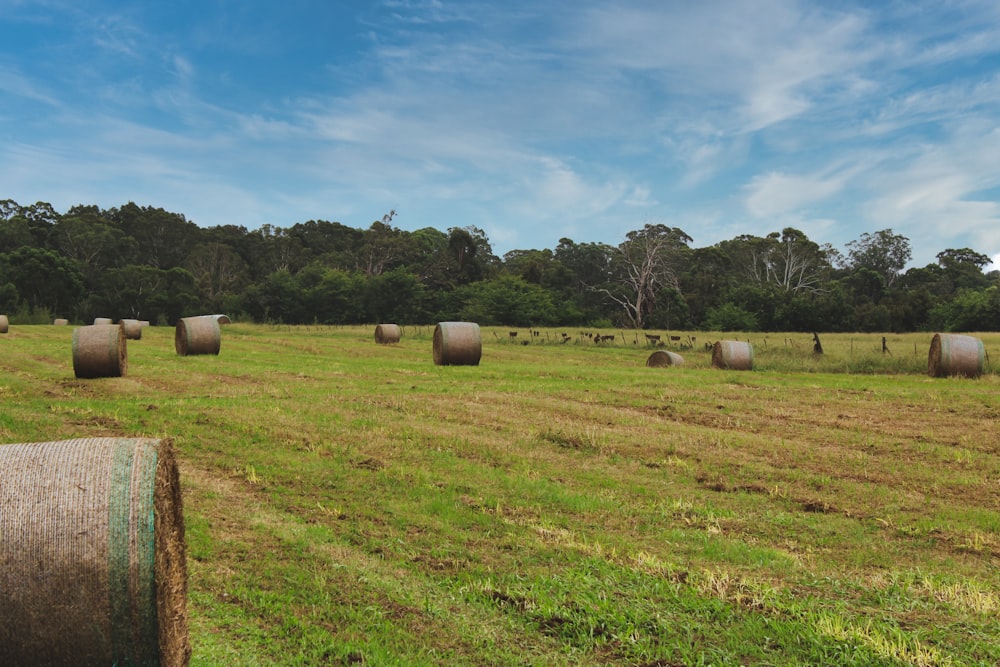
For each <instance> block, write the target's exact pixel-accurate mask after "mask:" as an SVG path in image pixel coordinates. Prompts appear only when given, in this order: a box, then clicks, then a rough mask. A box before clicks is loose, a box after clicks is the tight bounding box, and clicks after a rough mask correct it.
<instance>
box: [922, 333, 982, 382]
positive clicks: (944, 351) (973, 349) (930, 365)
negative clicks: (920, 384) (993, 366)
mask: <svg viewBox="0 0 1000 667" xmlns="http://www.w3.org/2000/svg"><path fill="white" fill-rule="evenodd" d="M985 356H986V350H985V348H984V347H983V341H981V340H979V339H978V338H976V337H975V336H964V335H961V334H934V337H933V338H932V339H931V349H930V351H929V352H928V354H927V374H928V375H930V376H931V377H938V378H940V377H947V376H949V375H962V376H965V377H969V378H975V377H979V376H980V375H982V374H983V358H984V357H985Z"/></svg>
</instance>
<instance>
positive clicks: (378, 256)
mask: <svg viewBox="0 0 1000 667" xmlns="http://www.w3.org/2000/svg"><path fill="white" fill-rule="evenodd" d="M394 217H396V211H394V210H393V211H389V212H388V213H386V214H385V215H383V216H382V220H376V221H375V222H373V223H372V225H371V227H369V228H368V230H367V231H365V232H364V235H363V238H364V241H363V242H362V244H361V251H360V252H359V253H358V263H359V264H360V269H361V271H362V272H364V274H365V275H366V276H368V277H371V276H377V275H381V274H382V272H383V271H385V270H386V269H389V268H393V267H394V263H395V262H397V261H399V260H400V258H401V257H402V255H403V246H404V240H403V232H402V231H400V230H399V229H396V228H395V227H393V226H392V219H393V218H394Z"/></svg>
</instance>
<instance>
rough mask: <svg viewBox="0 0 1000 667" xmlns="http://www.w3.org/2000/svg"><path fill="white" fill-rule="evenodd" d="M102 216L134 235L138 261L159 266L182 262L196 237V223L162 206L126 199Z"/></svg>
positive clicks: (168, 266) (173, 265)
mask: <svg viewBox="0 0 1000 667" xmlns="http://www.w3.org/2000/svg"><path fill="white" fill-rule="evenodd" d="M105 217H106V218H107V219H108V220H109V221H111V222H112V223H114V224H116V225H118V226H119V228H120V229H121V230H122V231H123V232H124V233H125V234H126V235H127V236H131V237H132V238H133V239H135V242H136V244H137V253H138V254H137V260H138V261H141V263H143V264H146V265H149V266H152V267H155V268H158V269H171V268H173V267H175V266H181V265H182V264H183V263H184V260H185V258H186V257H187V254H188V252H189V251H190V249H191V248H192V247H193V246H194V245H195V243H197V242H198V240H199V239H198V232H199V230H198V227H197V225H195V224H194V223H193V222H189V221H188V220H187V219H185V217H184V216H183V215H181V214H179V213H170V212H168V211H165V210H163V209H162V208H153V207H151V206H146V207H141V208H140V207H139V206H137V205H135V204H134V203H132V202H129V203H128V204H126V205H125V206H122V207H121V208H120V209H115V208H113V209H110V210H109V211H107V212H105ZM138 261H137V262H136V263H138Z"/></svg>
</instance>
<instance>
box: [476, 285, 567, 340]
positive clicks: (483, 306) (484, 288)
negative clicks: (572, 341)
mask: <svg viewBox="0 0 1000 667" xmlns="http://www.w3.org/2000/svg"><path fill="white" fill-rule="evenodd" d="M461 290H462V294H461V300H462V301H463V302H464V303H465V306H464V307H463V308H462V310H461V312H460V313H459V315H460V317H461V318H462V319H463V320H470V321H473V322H482V323H483V324H496V325H504V326H511V327H530V326H548V325H551V324H555V319H554V316H555V312H556V308H555V305H554V304H553V303H552V298H551V296H550V295H549V293H548V292H547V291H546V290H545V289H544V288H542V287H539V286H538V285H534V284H532V283H529V282H527V281H525V280H524V279H522V278H519V277H517V276H500V277H498V278H493V279H492V280H480V281H479V282H476V283H472V284H471V285H467V286H465V287H463V288H461Z"/></svg>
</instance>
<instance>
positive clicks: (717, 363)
mask: <svg viewBox="0 0 1000 667" xmlns="http://www.w3.org/2000/svg"><path fill="white" fill-rule="evenodd" d="M712 366H713V367H714V368H725V369H728V370H733V371H752V370H753V346H752V345H750V343H744V342H742V341H738V340H720V341H716V343H715V345H714V346H712Z"/></svg>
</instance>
